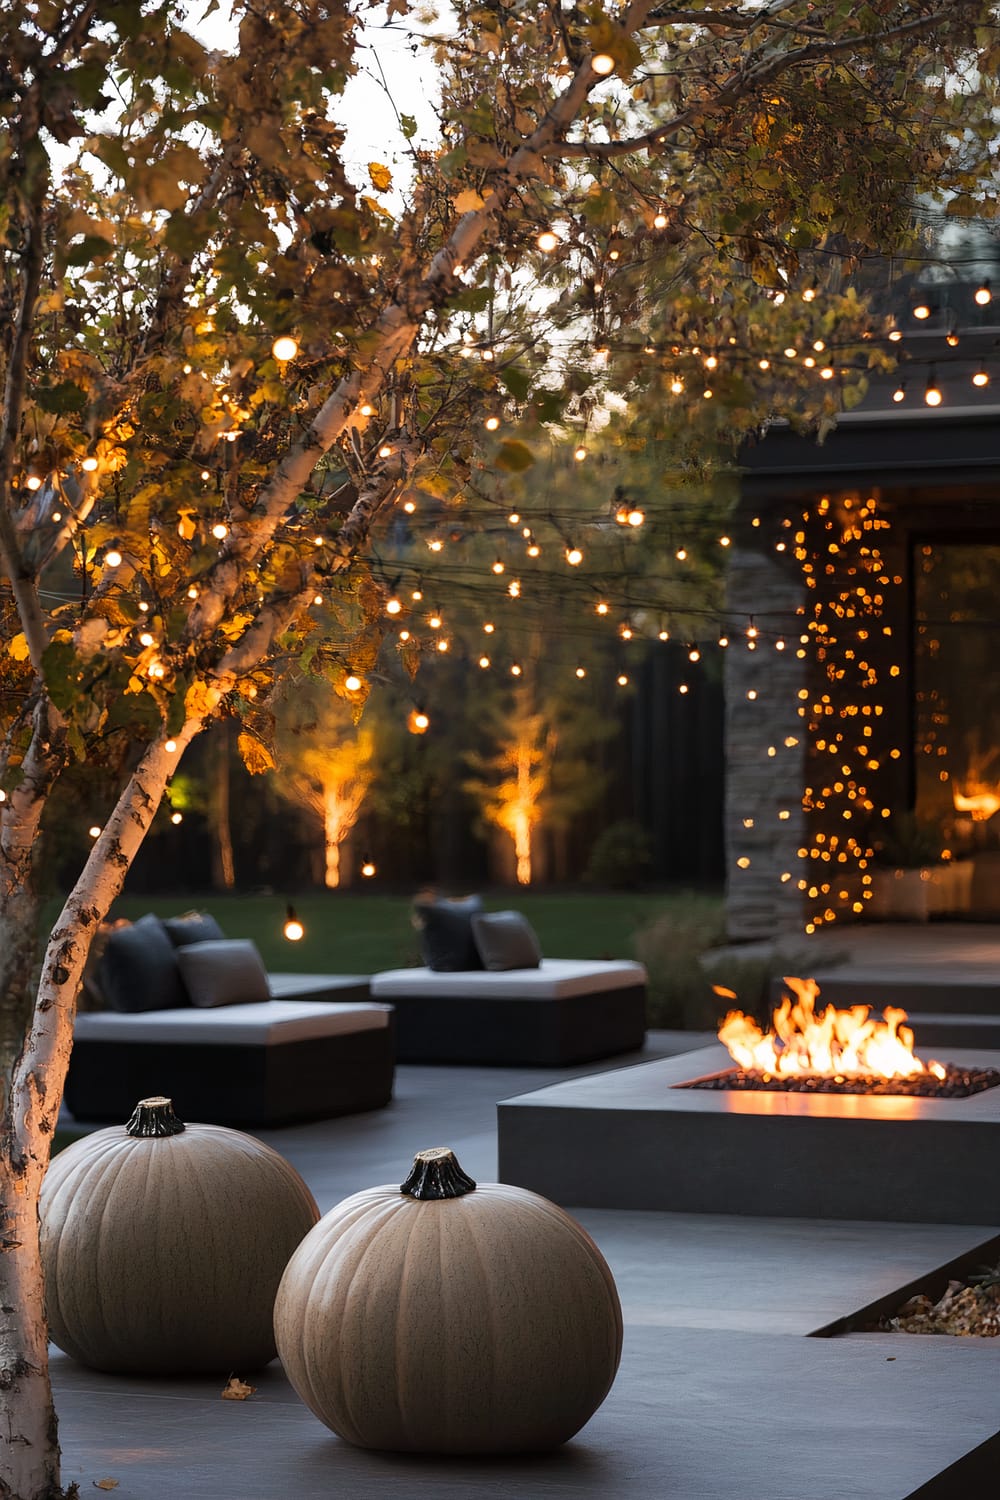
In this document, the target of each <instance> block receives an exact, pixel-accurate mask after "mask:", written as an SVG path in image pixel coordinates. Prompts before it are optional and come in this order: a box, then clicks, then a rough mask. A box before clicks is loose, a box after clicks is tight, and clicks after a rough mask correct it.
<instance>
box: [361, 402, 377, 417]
mask: <svg viewBox="0 0 1000 1500" xmlns="http://www.w3.org/2000/svg"><path fill="white" fill-rule="evenodd" d="M358 414H359V416H362V417H373V416H374V415H375V408H374V406H372V405H371V403H370V402H368V401H364V402H362V404H361V405H360V406H359V407H358Z"/></svg>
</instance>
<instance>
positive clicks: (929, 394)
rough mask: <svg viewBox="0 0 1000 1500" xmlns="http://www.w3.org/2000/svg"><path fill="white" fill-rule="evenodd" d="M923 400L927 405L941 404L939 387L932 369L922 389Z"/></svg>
mask: <svg viewBox="0 0 1000 1500" xmlns="http://www.w3.org/2000/svg"><path fill="white" fill-rule="evenodd" d="M924 401H925V403H926V404H927V405H928V406H940V405H941V387H940V386H939V385H938V383H937V380H936V379H935V378H934V372H933V371H931V373H930V375H928V377H927V385H926V388H925V390H924Z"/></svg>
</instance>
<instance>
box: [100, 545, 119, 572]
mask: <svg viewBox="0 0 1000 1500" xmlns="http://www.w3.org/2000/svg"><path fill="white" fill-rule="evenodd" d="M104 561H105V563H106V565H107V566H108V567H109V568H117V567H120V566H121V561H122V555H121V553H120V552H119V551H118V548H117V547H109V548H108V550H107V552H105V554H104Z"/></svg>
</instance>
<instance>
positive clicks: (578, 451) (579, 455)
mask: <svg viewBox="0 0 1000 1500" xmlns="http://www.w3.org/2000/svg"><path fill="white" fill-rule="evenodd" d="M573 457H574V458H575V459H576V461H577V463H578V464H582V463H583V460H584V459H585V458H586V457H587V450H586V448H584V447H580V448H574V450H573Z"/></svg>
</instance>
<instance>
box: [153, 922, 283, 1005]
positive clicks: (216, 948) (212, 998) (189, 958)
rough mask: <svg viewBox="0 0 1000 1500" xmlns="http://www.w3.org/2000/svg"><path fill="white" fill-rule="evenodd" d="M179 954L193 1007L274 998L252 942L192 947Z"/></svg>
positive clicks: (227, 941)
mask: <svg viewBox="0 0 1000 1500" xmlns="http://www.w3.org/2000/svg"><path fill="white" fill-rule="evenodd" d="M176 952H177V967H178V968H179V969H180V973H181V978H182V979H183V981H184V984H185V985H186V987H187V992H188V995H189V996H190V997H191V1004H192V1005H196V1006H200V1007H202V1008H207V1007H209V1006H215V1005H248V1004H249V1003H250V1002H251V1001H256V1000H270V998H271V990H270V986H269V985H268V982H267V970H266V969H265V968H264V961H263V959H262V958H261V956H260V954H259V953H258V952H257V946H256V944H255V943H252V942H250V940H249V938H223V939H221V940H209V941H207V942H204V943H190V944H189V945H188V946H187V947H186V948H178V949H177V950H176Z"/></svg>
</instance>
